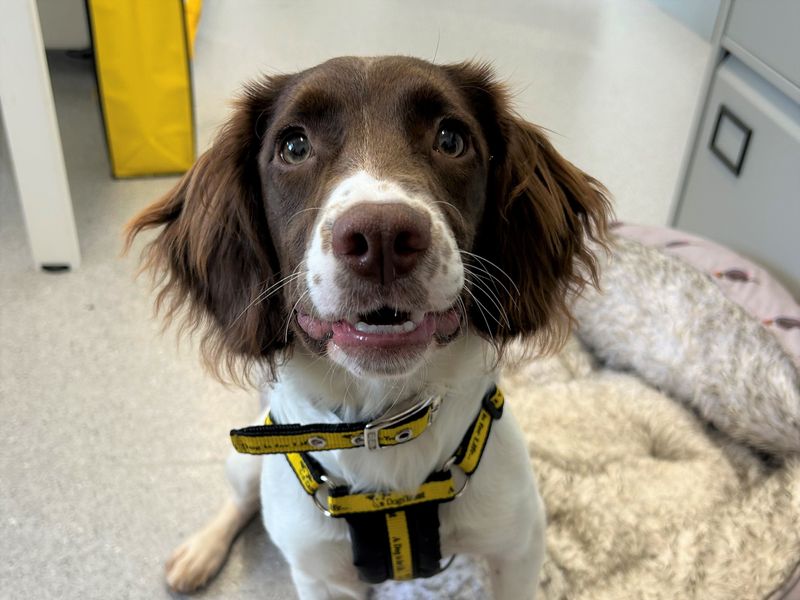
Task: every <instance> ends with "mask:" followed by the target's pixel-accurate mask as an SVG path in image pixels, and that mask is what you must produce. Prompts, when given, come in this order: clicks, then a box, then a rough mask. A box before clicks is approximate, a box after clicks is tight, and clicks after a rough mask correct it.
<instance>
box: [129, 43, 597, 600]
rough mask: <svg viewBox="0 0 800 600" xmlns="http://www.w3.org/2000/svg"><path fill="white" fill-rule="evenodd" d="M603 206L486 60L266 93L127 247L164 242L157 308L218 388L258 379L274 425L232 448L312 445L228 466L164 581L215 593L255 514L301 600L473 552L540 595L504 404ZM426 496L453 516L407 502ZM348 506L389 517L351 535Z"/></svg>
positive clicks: (433, 567) (270, 87)
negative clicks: (525, 116) (500, 375)
mask: <svg viewBox="0 0 800 600" xmlns="http://www.w3.org/2000/svg"><path fill="white" fill-rule="evenodd" d="M609 212H610V208H609V202H608V200H607V198H606V196H605V191H604V188H603V187H602V185H600V184H599V183H598V182H597V181H595V180H594V179H593V178H591V177H590V176H588V175H586V174H585V173H583V172H582V171H580V170H579V169H577V168H576V167H575V166H574V165H572V164H570V163H569V162H568V161H566V160H565V159H564V158H563V157H561V156H560V155H559V154H558V153H557V152H556V151H555V149H554V148H553V146H552V145H551V144H550V142H549V141H548V140H547V138H546V137H545V135H544V134H543V133H542V131H541V130H540V129H538V128H537V127H535V126H534V125H532V124H530V123H527V122H525V121H524V120H522V119H521V118H520V117H519V116H517V115H516V114H515V113H514V112H513V111H512V109H511V108H510V106H509V93H508V91H507V90H506V88H505V87H504V86H503V85H501V84H500V83H498V82H497V81H496V79H495V77H494V75H493V74H492V72H491V70H490V69H489V68H488V67H487V66H485V65H480V64H474V63H462V64H454V65H444V66H442V65H434V64H431V63H428V62H425V61H423V60H417V59H413V58H407V57H380V58H352V57H351V58H337V59H333V60H330V61H328V62H325V63H323V64H321V65H319V66H317V67H314V68H311V69H308V70H306V71H303V72H300V73H296V74H292V75H278V76H272V77H263V78H260V79H257V80H255V81H253V82H252V83H250V84H249V85H248V86H247V87H246V88H245V90H244V93H243V94H242V95H241V97H240V98H239V99H238V100H237V102H236V104H235V109H234V111H233V114H232V116H231V117H230V119H229V121H228V122H227V124H226V125H225V126H224V127H223V128H222V130H221V131H220V133H219V134H218V137H217V138H216V141H215V143H214V144H213V146H212V147H211V148H210V149H209V150H208V151H207V152H206V153H205V154H203V155H202V156H201V157H200V158H199V159H198V160H197V162H196V164H195V165H194V166H193V167H192V169H191V170H190V171H189V172H188V173H187V174H186V175H185V176H184V177H183V178H182V179H181V180H180V182H179V183H178V184H177V185H176V186H175V187H174V189H172V190H171V191H170V192H169V193H168V194H167V195H166V196H165V197H164V198H162V199H160V200H159V201H158V202H156V203H155V204H153V205H152V206H150V207H149V208H147V209H146V210H144V211H143V212H142V213H141V214H139V215H138V216H137V217H136V218H135V219H134V220H133V221H132V222H131V223H130V225H129V227H128V241H129V243H130V241H131V240H132V239H133V238H134V237H135V236H136V235H138V234H139V233H141V232H142V231H144V230H147V229H150V228H159V230H158V232H157V235H156V236H155V237H154V238H152V239H151V240H150V242H149V244H148V246H147V247H146V248H145V250H144V254H143V259H144V264H145V266H146V267H148V268H151V269H153V270H154V271H155V273H156V274H159V275H160V276H161V277H160V281H161V289H160V293H159V295H158V305H159V306H160V307H161V308H162V309H163V311H164V312H165V313H166V314H167V316H169V317H177V318H179V319H181V320H182V323H183V325H184V326H186V327H188V328H190V329H196V330H199V331H201V332H202V336H203V337H202V351H203V354H204V358H205V362H206V363H207V365H208V366H209V367H210V368H211V369H212V371H214V372H215V373H216V374H217V375H218V376H235V377H239V378H240V380H246V381H255V380H258V381H259V382H263V384H262V388H263V390H264V394H265V397H266V395H267V394H268V397H269V402H268V404H269V409H268V416H267V412H266V411H265V414H264V415H262V417H261V419H260V420H259V421H258V423H266V424H264V425H261V426H260V427H255V428H251V429H245V430H242V432H239V433H237V432H234V434H236V435H234V437H237V436H238V437H239V439H243V438H246V437H247V436H248V435H251V434H252V435H262V434H265V432H268V431H270V429H269V428H274V427H278V428H279V430H280V431H282V432H283V433H282V434H281V435H283V436H284V437H280V436H279V437H280V439H279V440H278V441H280V442H281V443H283V441H286V439H288V438H292V439H291V440H290V441H289V442H287V443H291V444H299V445H300V446H291V445H290V446H287V447H285V448H283V450H280V449H279V450H278V453H277V454H270V453H269V452H266V453H265V454H266V455H264V456H261V455H260V454H259V453H256V454H255V455H253V454H240V453H233V454H232V455H231V457H230V458H229V460H228V464H227V475H228V478H229V480H230V484H231V492H232V493H231V498H230V500H229V501H228V502H227V503H226V504H225V505H224V506H223V507H222V509H221V510H220V512H219V513H218V514H217V516H216V517H215V518H214V519H213V520H212V521H211V522H210V523H209V524H208V525H207V526H206V527H204V528H203V529H202V530H201V531H199V532H197V533H196V534H195V535H193V536H192V537H191V538H190V539H189V540H188V541H186V542H185V543H184V544H183V545H182V546H180V547H179V548H178V549H177V550H176V551H175V553H174V555H173V556H172V557H171V558H170V559H169V561H168V562H167V567H166V571H167V582H168V584H169V585H170V587H172V588H173V589H175V590H178V591H181V592H188V591H192V590H194V589H196V588H198V587H200V586H202V585H203V584H205V583H206V582H207V581H208V580H209V578H211V577H212V576H213V575H214V574H215V573H216V572H217V571H218V569H219V568H220V567H221V565H222V563H223V562H224V560H225V557H226V555H227V552H228V549H229V547H230V545H231V543H232V541H233V539H234V537H235V536H236V534H237V533H238V532H239V531H240V530H241V528H242V527H243V526H244V525H245V524H246V523H247V522H248V520H249V519H250V518H251V517H252V516H253V515H254V514H255V513H256V512H257V511H258V509H259V506H260V508H261V512H262V517H263V521H264V524H265V525H266V528H267V530H268V531H269V535H270V537H271V538H272V540H273V542H274V543H275V544H276V545H277V546H278V547H279V548H280V550H281V551H282V553H283V555H284V556H285V558H286V560H287V561H288V563H289V566H290V568H291V574H292V578H293V580H294V583H295V586H296V588H297V592H298V595H299V597H300V598H302V599H304V600H305V599H322V598H356V599H362V598H365V597H366V596H367V594H368V590H369V585H370V583H374V582H376V581H380V580H382V579H385V578H387V577H390V578H399V579H405V578H408V577H413V576H428V575H430V574H432V573H434V572H436V571H438V570H439V569H440V568H444V567H445V566H446V559H447V557H450V556H452V555H455V554H457V553H467V554H473V555H480V556H483V557H485V559H486V560H487V561H488V564H489V567H490V574H491V580H492V587H493V591H494V595H495V597H496V598H498V599H501V600H521V599H524V598H533V597H534V595H535V593H536V588H537V581H538V576H539V570H540V567H541V564H542V559H543V553H544V529H545V518H544V511H543V508H542V502H541V499H540V497H539V493H538V491H537V488H536V483H535V481H534V476H533V473H532V470H531V465H530V461H529V458H528V455H527V451H526V447H525V443H524V441H523V436H522V433H521V431H520V429H519V427H518V425H517V424H516V422H515V421H514V418H513V415H512V414H511V411H510V410H509V409H508V408H507V407H506V409H505V411H504V412H502V416H501V414H500V410H499V409H501V408H502V406H501V404H500V403H501V402H502V396H501V395H500V394H499V393H498V392H492V390H493V389H494V388H493V385H494V383H495V380H496V377H497V367H498V364H499V362H500V360H501V358H502V355H503V351H504V349H505V348H506V347H507V346H508V344H509V342H511V341H512V340H514V339H518V338H523V339H525V338H527V339H528V340H530V341H531V342H532V343H531V347H534V348H535V349H536V350H538V351H541V350H546V349H551V348H554V347H557V346H558V344H559V343H561V342H562V341H563V340H564V339H565V337H566V335H567V332H568V328H569V325H570V321H571V318H570V313H569V308H568V306H569V297H570V296H571V295H572V294H574V293H576V292H577V291H578V290H579V289H580V288H581V287H582V286H583V285H585V284H587V283H596V276H597V273H596V262H595V256H594V254H593V248H596V247H598V246H597V245H595V243H594V242H599V243H600V244H601V245H602V243H603V239H604V235H605V230H606V223H607V220H608V216H609ZM487 390H488V393H487ZM492 394H494V395H493V396H492ZM490 396H491V399H490V402H489V404H487V398H490ZM498 398H499V399H500V400H498V401H497V402H495V400H497V399H498ZM432 399H435V402H434V400H432ZM492 402H495V404H493V405H492V404H491V403H492ZM419 415H422V416H423V417H424V421H423V420H421V419H420V418H418V417H419ZM487 415H488V416H487ZM265 419H266V420H265ZM404 419H405V420H404ZM481 419H483V420H481ZM410 422H413V426H412V425H408V427H407V428H406V429H403V430H402V431H399V432H397V433H396V435H395V434H394V433H393V434H392V435H394V437H393V438H391V437H386V436H385V435H384V436H383V438H381V437H380V435H383V434H385V433H386V431H392V432H396V431H397V427H400V426H403V424H404V423H406V424H407V423H410ZM352 423H356V424H357V425H355V426H354V427H358V428H360V427H362V426H363V427H364V432H363V435H362V434H361V433H359V432H356V434H353V433H352V432H350V433H347V431H349V430H348V427H351V424H352ZM365 423H366V424H367V425H366V426H364V424H365ZM398 423H399V425H398ZM489 426H491V430H490V431H488V428H489ZM280 427H284V429H280ZM391 427H395V429H391ZM414 427H417V429H418V430H417V429H414ZM370 428H372V429H370ZM385 428H388V429H386V430H385V431H384V429H385ZM256 430H257V431H256ZM318 430H319V431H321V432H322V433H319V435H317V434H316V433H315V432H316V431H318ZM254 431H255V432H256V433H253V432H254ZM359 431H360V430H359ZM487 431H488V433H487ZM287 432H288V433H287ZM337 432H338V433H337ZM342 432H345V433H342ZM305 433H307V434H308V435H307V439H303V440H300V441H299V442H298V441H297V439H295V438H298V436H299V437H301V438H302V436H303V435H304V434H305ZM340 434H341V435H340ZM378 434H380V435H378ZM265 435H268V433H266V434H265ZM337 435H338V436H339V437H340V438H342V436H344V437H343V439H344V440H345V441H344V442H342V439H338V442H337V438H336V436H337ZM287 436H288V437H287ZM292 436H294V437H292ZM470 436H473V437H470ZM330 440H334V442H336V443H339V442H341V443H344V444H345V446H344V447H342V446H333V447H332V448H331V447H330V446H329V448H328V449H327V450H326V448H325V446H326V445H329V441H330ZM472 440H479V441H478V442H473V441H472ZM245 441H246V440H245ZM259 443H260V442H259ZM264 443H265V444H268V443H272V442H264ZM276 443H278V442H276ZM347 443H351V444H352V446H353V447H352V448H348V447H346V444H347ZM384 446H385V447H384ZM467 446H468V447H467ZM287 448H288V450H287ZM298 448H299V449H300V450H302V452H300V451H298V452H294V451H295V450H298ZM476 448H477V450H476ZM240 449H241V448H240ZM262 449H263V448H262ZM247 451H248V450H245V452H247ZM470 452H472V453H473V454H472V455H471V460H472V462H473V464H472V467H471V468H469V469H468V468H466V467H465V466H464V462H463V461H462V459H463V457H464V456H465V454H468V453H470ZM459 453H461V454H460V455H459ZM281 454H283V456H281ZM458 456H461V458H458V459H457V460H456V458H457V457H458ZM292 457H294V459H295V460H292ZM307 457H311V458H307ZM287 458H290V460H287ZM298 461H299V462H298ZM478 462H479V463H480V464H479V465H478ZM459 467H460V468H459ZM426 482H427V483H431V484H432V486H433V487H435V488H436V489H437V490H438V491H437V492H435V494H439V496H436V497H438V498H439V500H437V501H436V502H435V503H434V504H430V503H429V504H425V505H413V503H414V502H417V501H420V500H419V499H420V498H422V499H425V498H428V496H427V495H426V494H427V492H425V491H420V490H423V487H424V486H425V485H426ZM467 482H469V485H466V484H467ZM309 486H310V487H309ZM322 488H324V489H322ZM342 489H344V490H345V493H346V494H350V495H351V496H348V498H350V499H354V500H353V502H354V504H353V506H360V504H358V503H364V502H366V503H367V504H369V503H370V502H373V503H375V502H376V498H378V499H380V502H383V503H384V504H382V505H381V507H379V508H380V510H378V512H370V513H368V514H366V515H361V517H363V518H364V519H365V520H363V521H359V518H358V515H356V517H353V513H351V514H350V515H349V517H348V518H336V516H337V514H336V510H341V508H342V507H341V506H340V505H339V504H338V501H339V500H341V498H339V497H338V496H337V494H340V493H341V492H337V491H336V490H342ZM326 491H327V492H328V493H327V496H328V497H327V499H326V498H325V496H326V494H325V492H326ZM435 494H434V496H435ZM397 498H400V499H401V500H397V503H398V504H396V505H393V504H392V503H393V502H395V501H396V500H395V499H397ZM326 502H327V504H326ZM337 507H338V508H337ZM420 507H421V508H420ZM395 508H396V509H397V510H396V511H393V510H392V509H395ZM401 509H402V510H401ZM365 510H366V509H365ZM369 510H371V511H373V510H375V509H374V507H373V508H370V509H369ZM356 513H358V510H356ZM359 514H360V513H359ZM376 519H377V520H376ZM359 523H361V524H359ZM364 523H367V525H364ZM440 560H441V562H440ZM440 565H441V566H440Z"/></svg>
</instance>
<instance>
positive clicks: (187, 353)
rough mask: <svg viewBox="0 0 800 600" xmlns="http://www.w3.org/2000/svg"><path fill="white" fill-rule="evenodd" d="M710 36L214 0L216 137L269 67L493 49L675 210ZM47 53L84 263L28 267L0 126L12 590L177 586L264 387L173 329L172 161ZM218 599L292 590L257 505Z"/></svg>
mask: <svg viewBox="0 0 800 600" xmlns="http://www.w3.org/2000/svg"><path fill="white" fill-rule="evenodd" d="M437 47H438V50H437ZM707 51H708V44H707V43H706V42H705V41H703V40H702V39H700V38H699V37H698V36H697V35H696V34H694V33H693V32H691V31H690V30H688V29H687V28H685V27H684V26H683V25H681V24H679V23H677V22H676V21H674V20H672V19H671V18H670V17H668V16H666V15H665V14H663V13H661V12H660V11H659V10H658V9H657V8H656V7H655V6H654V5H653V4H651V3H649V2H647V1H644V0H642V1H633V0H624V1H623V0H618V1H613V2H612V1H608V2H598V1H594V0H592V1H588V0H586V1H583V2H572V1H565V0H535V1H533V0H508V1H505V2H500V3H485V2H479V1H478V0H462V1H461V2H458V3H454V2H446V3H437V4H435V5H434V4H433V3H430V2H422V1H421V0H410V1H409V0H406V1H404V2H400V1H383V2H373V1H368V0H359V1H355V2H349V3H347V4H345V3H333V2H325V1H324V0H315V1H310V2H305V3H302V4H301V5H298V3H286V2H263V1H255V0H250V1H244V0H237V1H236V2H233V1H232V0H229V1H227V2H225V1H222V0H217V1H212V0H206V2H205V3H204V15H203V21H202V23H201V27H200V32H199V36H198V42H197V53H196V59H195V64H194V73H195V86H196V104H197V122H198V137H199V140H200V145H201V147H202V146H204V145H206V144H207V142H208V140H209V139H210V137H211V135H212V132H213V131H214V129H215V128H216V127H217V126H218V125H219V123H220V122H221V120H222V119H223V118H224V115H225V110H226V104H225V102H226V99H227V98H228V97H229V96H230V94H231V93H232V91H233V90H234V89H235V88H236V87H237V86H238V84H239V82H240V81H241V80H242V79H244V78H246V77H250V76H253V75H255V74H257V73H259V72H272V71H291V70H295V69H297V68H302V67H305V66H310V65H312V64H315V63H316V62H319V61H320V60H323V59H324V58H326V57H329V56H334V55H340V54H383V53H406V54H414V55H418V56H422V57H426V58H433V57H434V56H436V60H437V61H440V62H444V61H451V60H460V59H463V58H470V57H479V58H487V59H491V60H493V61H494V63H495V65H496V68H497V70H498V72H499V73H500V74H501V76H503V77H504V78H507V79H508V80H509V81H510V82H511V83H512V85H513V87H514V89H516V90H518V95H517V100H518V106H519V109H520V112H521V113H522V114H523V115H525V116H527V117H528V118H530V119H532V120H534V121H536V122H538V123H540V124H542V125H544V126H546V127H548V128H549V129H551V130H553V131H554V132H555V134H554V141H555V143H556V145H557V146H558V147H559V148H560V149H561V150H562V152H564V153H565V154H566V155H567V156H568V157H569V158H570V159H572V160H573V161H574V162H576V163H577V164H579V165H580V166H582V167H583V168H584V169H586V170H587V171H589V172H591V173H592V174H594V175H595V176H597V177H598V178H599V179H601V180H602V181H604V182H605V183H606V184H607V185H608V186H609V188H610V189H611V191H612V192H613V193H614V194H615V198H616V206H617V213H618V216H619V217H620V218H623V219H625V220H630V221H639V222H645V223H663V222H665V220H666V218H667V214H668V211H669V204H670V201H671V198H672V194H673V189H674V186H675V179H676V177H677V172H678V168H679V164H680V160H681V156H682V153H683V149H684V144H685V140H686V137H687V135H688V130H689V125H690V121H691V117H692V112H693V110H694V103H695V99H696V97H697V94H698V92H699V84H700V79H701V77H702V70H703V66H704V62H705V58H706V53H707ZM49 59H50V68H51V76H52V80H53V88H54V93H55V97H56V105H57V110H58V117H59V124H60V128H61V135H62V141H63V145H64V149H65V155H66V162H67V169H68V174H69V180H70V187H71V190H72V195H73V201H74V206H75V213H76V219H77V222H78V231H79V235H80V240H81V251H82V255H83V265H82V267H81V268H80V269H79V270H77V271H75V272H71V273H62V274H46V273H41V272H37V271H35V270H34V269H33V268H32V266H31V260H30V256H29V253H28V249H27V242H26V239H25V233H24V228H23V224H22V217H21V214H20V210H19V207H18V201H17V198H16V191H15V187H14V182H13V177H12V175H11V171H10V166H9V158H8V154H7V151H6V150H5V148H4V147H3V144H2V137H3V136H2V131H1V130H0V449H1V450H2V451H1V452H0V597H2V598H56V597H57V598H80V599H88V598H104V599H108V598H163V597H169V596H170V594H169V592H167V590H166V589H165V587H164V585H163V582H162V564H163V560H164V559H165V557H166V556H167V555H168V554H169V551H170V550H171V549H172V548H173V547H174V546H175V545H176V544H177V543H179V542H180V541H181V540H182V539H183V538H184V537H185V536H186V535H187V534H189V533H190V532H191V531H192V530H194V529H195V528H197V527H198V526H199V525H200V524H201V523H203V521H204V520H205V519H206V518H208V517H209V516H210V515H211V513H212V512H213V510H214V508H215V506H216V505H217V504H218V503H220V502H221V501H222V499H223V498H224V495H225V484H224V481H223V471H222V460H223V459H224V456H225V454H226V452H227V448H228V441H227V431H228V430H229V429H230V428H231V427H233V426H237V425H241V424H243V423H246V422H247V421H248V420H249V419H250V418H251V417H252V415H253V414H254V412H255V410H256V401H255V398H254V394H253V393H252V392H250V391H245V390H239V389H236V388H229V387H225V386H223V385H221V384H219V383H217V382H215V381H214V380H212V379H211V378H210V377H208V376H207V375H205V374H204V373H203V371H202V370H201V368H200V366H199V362H198V360H197V357H196V352H195V348H194V346H193V345H192V343H191V342H184V343H182V344H181V345H180V347H178V346H177V345H176V342H175V338H174V336H173V335H172V334H169V333H168V334H166V335H161V334H160V333H159V324H158V323H157V322H156V321H154V320H153V319H152V318H151V308H150V303H151V299H152V296H151V294H150V292H149V288H148V285H147V282H146V280H145V279H141V280H138V281H137V280H135V279H134V272H135V267H136V262H135V260H134V257H133V256H129V257H120V256H119V251H120V230H121V227H122V225H123V223H124V222H125V221H126V220H127V219H128V218H129V217H130V216H131V215H132V214H133V213H134V212H136V211H137V210H138V209H140V208H141V207H143V206H144V205H145V204H146V203H147V202H149V201H150V200H152V199H154V198H155V197H157V196H158V195H160V194H162V193H163V192H165V191H166V190H167V189H168V188H169V186H170V185H171V184H172V183H173V182H174V181H175V180H174V179H173V178H155V179H141V180H131V181H115V180H113V179H112V178H111V177H110V176H109V167H108V162H107V159H106V157H105V146H104V141H103V134H102V128H101V123H100V116H99V112H98V101H97V95H96V91H95V86H94V81H93V78H92V72H91V68H90V65H88V64H87V63H85V62H82V61H80V60H74V59H71V58H67V57H65V56H64V55H63V54H60V53H55V54H52V53H51V54H50V55H49ZM42 176H43V177H46V176H47V174H46V173H42ZM134 254H135V252H134ZM298 526H300V527H302V524H298ZM201 597H207V598H262V599H264V598H266V599H269V598H276V599H277V598H280V599H290V598H293V597H294V592H293V591H292V590H291V585H290V583H289V581H288V574H287V572H286V568H285V565H284V563H283V561H282V559H281V557H280V555H279V553H278V551H277V550H276V549H275V548H274V547H273V546H272V545H271V544H270V542H269V540H268V537H267V535H266V534H265V533H264V532H263V530H262V529H261V527H260V526H259V524H258V523H253V524H251V526H250V527H249V528H248V529H247V530H246V532H245V534H244V535H243V536H242V538H241V539H240V540H239V541H238V542H237V544H236V545H235V546H234V548H233V552H232V556H231V559H230V560H229V561H228V564H227V566H226V568H225V569H224V570H223V572H222V574H221V576H220V577H219V578H218V579H217V580H216V581H215V582H214V583H213V584H212V585H211V586H210V587H209V588H208V589H207V590H206V591H205V592H203V593H202V594H201Z"/></svg>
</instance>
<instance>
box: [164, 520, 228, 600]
mask: <svg viewBox="0 0 800 600" xmlns="http://www.w3.org/2000/svg"><path fill="white" fill-rule="evenodd" d="M225 533H226V532H222V531H220V530H219V529H218V528H216V527H207V528H205V529H202V530H200V531H198V532H197V533H195V534H194V535H193V536H192V537H190V538H189V539H188V540H186V541H185V542H184V543H183V544H181V545H180V546H178V548H177V549H176V550H175V552H173V553H172V556H170V558H169V560H167V564H166V578H167V585H168V586H169V587H170V588H172V589H173V590H175V591H176V592H181V593H184V594H186V593H189V592H193V591H195V590H197V589H199V588H201V587H203V586H204V585H205V584H206V583H208V581H209V580H210V579H211V578H212V577H214V575H216V574H217V571H219V569H220V567H221V566H222V563H223V562H225V558H226V557H227V555H228V549H229V548H230V542H231V540H230V539H229V537H228V536H227V535H225Z"/></svg>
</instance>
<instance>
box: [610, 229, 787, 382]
mask: <svg viewBox="0 0 800 600" xmlns="http://www.w3.org/2000/svg"><path fill="white" fill-rule="evenodd" d="M613 231H614V233H616V234H618V235H621V236H622V237H625V238H628V239H631V240H634V241H637V242H639V243H641V244H644V245H645V246H652V247H655V248H659V249H661V250H663V251H664V252H665V253H667V254H670V255H672V256H676V257H678V258H680V259H682V260H683V261H685V262H686V263H688V264H690V265H692V266H693V267H695V268H696V269H698V270H699V271H702V272H704V273H707V274H708V275H709V277H711V278H712V279H713V280H714V281H715V282H716V283H717V285H718V286H719V287H720V289H721V290H722V292H723V293H724V294H725V295H726V296H727V297H728V298H730V299H731V300H733V301H734V302H736V303H737V304H738V305H739V306H741V307H742V308H743V309H744V310H745V311H747V312H748V313H750V314H751V315H752V316H753V317H755V318H756V319H758V320H759V321H760V322H761V323H762V324H763V325H764V326H765V327H766V328H767V329H768V330H769V331H770V332H772V333H773V334H774V335H775V337H776V338H777V339H778V341H779V342H780V344H781V345H782V346H783V348H784V349H785V350H786V351H787V352H788V353H789V355H791V356H792V358H793V359H794V361H795V364H797V365H798V366H800V304H798V303H797V302H796V301H795V299H794V298H793V297H792V295H791V294H790V293H789V291H788V290H787V289H786V288H784V287H783V286H782V285H781V284H780V283H778V281H777V280H776V279H775V278H774V277H773V276H772V275H770V273H769V272H768V271H767V270H766V269H764V268H763V267H761V266H759V265H757V264H756V263H754V262H752V261H750V260H748V259H746V258H743V257H742V256H740V255H739V254H737V253H736V252H734V251H733V250H731V249H729V248H726V247H725V246H720V245H719V244H715V243H714V242H710V241H708V240H706V239H703V238H700V237H697V236H695V235H691V234H689V233H684V232H683V231H678V230H676V229H669V228H667V227H654V226H650V225H628V224H625V223H616V224H614V225H613Z"/></svg>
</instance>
